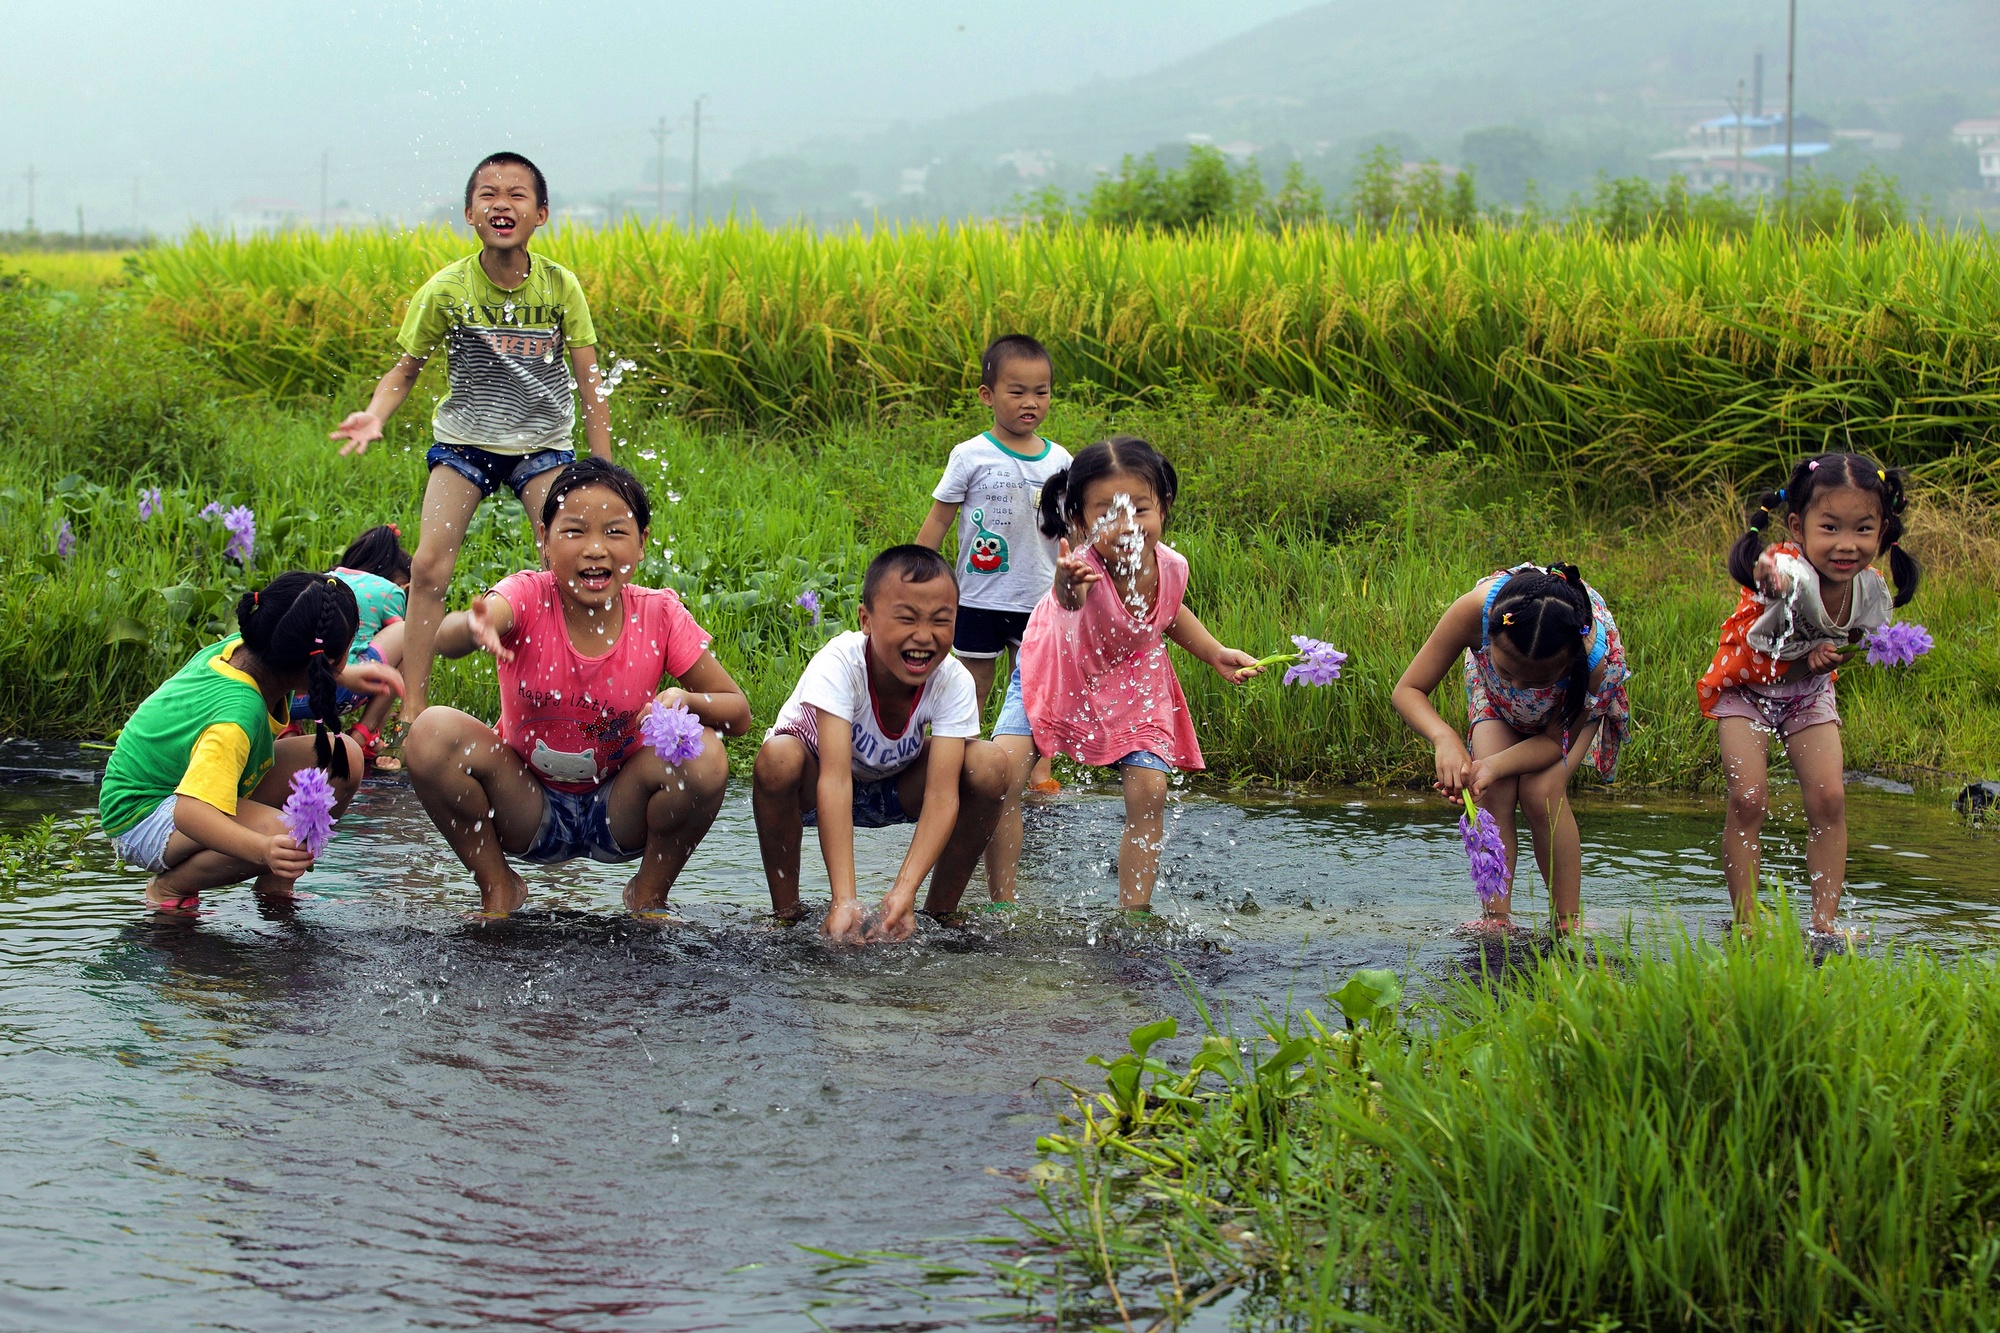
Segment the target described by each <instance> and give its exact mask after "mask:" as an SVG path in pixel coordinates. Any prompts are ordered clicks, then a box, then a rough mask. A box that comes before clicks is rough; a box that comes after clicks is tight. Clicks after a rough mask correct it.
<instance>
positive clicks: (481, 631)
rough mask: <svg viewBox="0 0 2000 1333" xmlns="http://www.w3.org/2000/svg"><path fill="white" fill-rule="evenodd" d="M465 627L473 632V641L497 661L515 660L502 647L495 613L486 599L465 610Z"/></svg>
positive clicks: (479, 600) (511, 654)
mask: <svg viewBox="0 0 2000 1333" xmlns="http://www.w3.org/2000/svg"><path fill="white" fill-rule="evenodd" d="M465 627H466V629H468V630H470V631H471V632H472V641H473V642H474V643H476V644H478V645H479V647H480V648H481V649H482V650H483V651H485V652H489V653H491V654H493V657H494V659H495V660H496V661H501V662H511V661H513V660H514V654H513V653H512V652H510V651H509V650H508V649H506V648H504V647H502V646H501V643H500V630H499V627H498V626H496V625H495V624H494V623H493V612H492V610H491V609H489V608H488V607H487V605H486V599H485V598H484V597H481V598H479V599H478V600H477V601H475V602H473V604H472V605H471V606H468V607H467V608H465Z"/></svg>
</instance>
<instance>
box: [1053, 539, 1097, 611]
mask: <svg viewBox="0 0 2000 1333" xmlns="http://www.w3.org/2000/svg"><path fill="white" fill-rule="evenodd" d="M1102 577H1103V575H1101V574H1099V573H1098V572H1097V571H1096V570H1094V569H1092V568H1091V567H1090V561H1088V560H1086V559H1084V558H1083V556H1081V555H1078V554H1075V553H1073V552H1072V551H1071V550H1070V548H1069V539H1068V538H1067V537H1065V538H1063V539H1062V541H1060V542H1058V543H1057V545H1056V586H1055V594H1056V601H1058V602H1060V603H1061V604H1062V607H1063V609H1064V610H1066V611H1074V610H1076V609H1077V608H1078V607H1080V606H1082V605H1083V592H1084V589H1086V588H1088V587H1089V586H1090V585H1091V584H1093V583H1095V582H1097V581H1098V580H1099V579H1100V578H1102Z"/></svg>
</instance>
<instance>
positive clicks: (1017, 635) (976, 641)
mask: <svg viewBox="0 0 2000 1333" xmlns="http://www.w3.org/2000/svg"><path fill="white" fill-rule="evenodd" d="M1027 632H1028V613H1027V612H1026V611H989V610H987V609H986V608H985V607H983V606H961V607H959V608H958V629H957V630H955V631H954V632H953V634H952V636H951V650H952V651H953V652H954V653H957V654H958V655H959V656H960V657H970V658H973V659H975V660H977V659H987V660H991V659H992V658H995V657H998V656H1000V654H1001V653H1003V652H1005V651H1007V649H1008V648H1009V647H1014V648H1019V647H1020V646H1021V636H1022V635H1023V634H1025V633H1027Z"/></svg>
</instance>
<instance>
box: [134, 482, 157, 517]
mask: <svg viewBox="0 0 2000 1333" xmlns="http://www.w3.org/2000/svg"><path fill="white" fill-rule="evenodd" d="M159 512H160V488H159V487H158V486H154V487H151V488H150V489H147V490H143V491H140V492H139V521H140V522H141V523H144V522H145V521H146V520H147V519H149V518H151V517H152V516H153V515H155V514H157V513H159Z"/></svg>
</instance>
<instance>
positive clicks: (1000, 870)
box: [986, 736, 1036, 903]
mask: <svg viewBox="0 0 2000 1333" xmlns="http://www.w3.org/2000/svg"><path fill="white" fill-rule="evenodd" d="M992 743H993V744H994V745H995V746H997V747H998V748H999V750H1000V752H1001V754H1003V755H1004V756H1005V757H1006V761H1007V791H1006V798H1005V800H1004V801H1003V802H1002V803H1001V807H1000V814H999V817H998V819H997V820H996V821H995V823H994V826H993V838H992V840H991V841H990V842H988V843H987V845H986V892H987V895H988V896H989V897H991V898H992V900H993V901H994V902H996V903H1011V902H1013V901H1014V894H1015V891H1016V884H1017V881H1018V876H1019V872H1020V869H1021V838H1022V834H1021V788H1022V786H1023V785H1024V784H1025V783H1026V782H1027V780H1028V772H1029V770H1030V769H1032V768H1033V767H1034V765H1035V759H1036V754H1035V742H1034V738H1033V737H1030V736H996V737H994V738H993V741H992Z"/></svg>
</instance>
